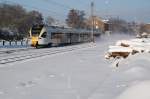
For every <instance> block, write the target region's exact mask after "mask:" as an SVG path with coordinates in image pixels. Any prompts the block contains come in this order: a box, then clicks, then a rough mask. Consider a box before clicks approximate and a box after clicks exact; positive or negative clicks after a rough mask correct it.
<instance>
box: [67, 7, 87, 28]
mask: <svg viewBox="0 0 150 99" xmlns="http://www.w3.org/2000/svg"><path fill="white" fill-rule="evenodd" d="M84 16H85V13H84V11H79V10H75V9H72V10H70V11H69V13H68V17H67V19H66V23H67V24H68V26H70V27H73V28H84V26H85V17H84Z"/></svg>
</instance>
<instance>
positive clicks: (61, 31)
mask: <svg viewBox="0 0 150 99" xmlns="http://www.w3.org/2000/svg"><path fill="white" fill-rule="evenodd" d="M100 34H101V32H100V31H94V34H92V33H91V30H87V29H74V28H70V27H60V26H47V25H33V26H32V27H31V28H30V30H29V42H30V45H31V46H33V47H36V48H38V47H43V46H60V45H68V44H76V43H84V42H90V41H92V35H100Z"/></svg>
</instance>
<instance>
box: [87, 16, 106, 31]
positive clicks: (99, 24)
mask: <svg viewBox="0 0 150 99" xmlns="http://www.w3.org/2000/svg"><path fill="white" fill-rule="evenodd" d="M86 24H87V25H88V28H92V27H93V28H94V29H99V30H101V31H102V32H103V33H104V32H105V31H108V30H109V24H108V20H103V19H102V18H99V17H97V16H93V18H92V17H90V18H89V19H88V20H87V22H86Z"/></svg>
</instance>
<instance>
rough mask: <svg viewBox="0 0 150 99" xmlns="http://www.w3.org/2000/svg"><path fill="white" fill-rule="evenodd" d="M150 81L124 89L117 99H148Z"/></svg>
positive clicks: (149, 96) (149, 95)
mask: <svg viewBox="0 0 150 99" xmlns="http://www.w3.org/2000/svg"><path fill="white" fill-rule="evenodd" d="M149 92H150V81H144V82H140V83H138V84H136V85H132V86H131V87H129V88H128V89H126V90H125V91H124V92H123V93H122V94H121V95H120V96H119V97H118V98H117V99H150V94H149Z"/></svg>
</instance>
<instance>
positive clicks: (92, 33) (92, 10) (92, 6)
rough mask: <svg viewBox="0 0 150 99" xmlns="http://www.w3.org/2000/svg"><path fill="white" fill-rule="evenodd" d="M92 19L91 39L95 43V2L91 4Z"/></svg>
mask: <svg viewBox="0 0 150 99" xmlns="http://www.w3.org/2000/svg"><path fill="white" fill-rule="evenodd" d="M91 18H92V22H91V23H92V32H91V39H92V42H94V2H93V1H92V2H91Z"/></svg>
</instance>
